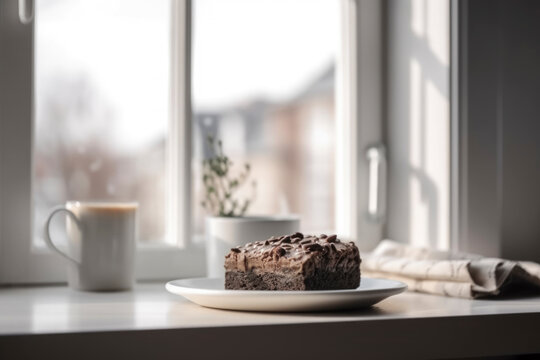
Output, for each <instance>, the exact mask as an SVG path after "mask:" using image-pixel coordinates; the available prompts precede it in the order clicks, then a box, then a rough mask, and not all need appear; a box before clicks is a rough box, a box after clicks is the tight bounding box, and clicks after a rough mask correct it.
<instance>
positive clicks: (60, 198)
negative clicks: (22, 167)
mask: <svg viewBox="0 0 540 360" xmlns="http://www.w3.org/2000/svg"><path fill="white" fill-rule="evenodd" d="M169 32H170V3H169V0H160V1H156V0H114V1H110V0H55V1H51V0H38V1H36V21H35V104H36V110H35V150H34V176H35V178H34V202H35V203H34V206H35V208H34V209H35V216H34V218H35V232H36V239H37V240H36V245H40V244H41V240H40V235H41V228H42V226H43V222H44V218H45V216H46V215H47V213H48V211H49V209H50V207H51V206H54V205H56V204H62V203H64V202H65V201H66V200H93V201H96V200H105V201H138V202H139V205H140V207H139V222H140V223H139V234H140V239H141V241H143V242H159V241H162V240H163V237H164V232H165V229H164V228H165V224H164V217H165V216H164V214H165V186H164V180H165V177H164V175H165V148H166V147H165V142H166V133H167V124H168V116H169V104H168V99H169V92H168V91H169V52H170V50H169V39H170V34H169Z"/></svg>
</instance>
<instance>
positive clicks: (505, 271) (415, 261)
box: [361, 240, 540, 298]
mask: <svg viewBox="0 0 540 360" xmlns="http://www.w3.org/2000/svg"><path fill="white" fill-rule="evenodd" d="M361 268H362V276H367V277H383V278H390V279H395V280H400V281H402V282H404V283H406V284H407V285H408V286H409V290H412V291H418V292H424V293H430V294H438V295H446V296H452V297H462V298H479V297H483V296H494V295H500V294H511V293H515V292H519V291H521V290H523V289H529V288H537V289H538V291H539V292H540V264H537V263H533V262H525V261H523V262H516V261H510V260H504V259H498V258H486V257H482V256H478V255H473V254H464V253H453V252H448V251H438V250H430V249H426V248H418V247H413V246H410V245H405V244H401V243H397V242H395V241H391V240H383V241H382V242H381V243H380V244H379V245H378V246H377V248H376V249H375V250H374V251H373V252H372V253H370V254H368V255H366V256H363V259H362V265H361Z"/></svg>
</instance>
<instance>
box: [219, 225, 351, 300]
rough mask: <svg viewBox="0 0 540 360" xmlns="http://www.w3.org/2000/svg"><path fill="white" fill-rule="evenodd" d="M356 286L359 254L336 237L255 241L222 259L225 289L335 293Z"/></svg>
mask: <svg viewBox="0 0 540 360" xmlns="http://www.w3.org/2000/svg"><path fill="white" fill-rule="evenodd" d="M359 285H360V254H359V251H358V248H357V247H356V245H355V244H354V243H353V242H349V243H344V242H341V241H340V240H339V239H338V238H337V236H336V235H332V236H326V235H324V234H323V235H320V236H314V235H306V236H304V235H303V234H302V233H295V234H292V235H286V236H281V237H279V238H274V237H272V238H270V239H268V240H265V241H256V242H252V243H249V244H246V245H244V246H240V247H237V248H233V249H231V251H230V252H229V254H227V256H226V257H225V289H231V290H335V289H355V288H357V287H358V286H359Z"/></svg>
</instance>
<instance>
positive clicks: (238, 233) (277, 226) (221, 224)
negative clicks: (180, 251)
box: [205, 216, 300, 277]
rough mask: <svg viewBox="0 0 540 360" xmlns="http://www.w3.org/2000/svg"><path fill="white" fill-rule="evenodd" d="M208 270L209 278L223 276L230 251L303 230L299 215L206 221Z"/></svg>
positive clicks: (227, 218)
mask: <svg viewBox="0 0 540 360" xmlns="http://www.w3.org/2000/svg"><path fill="white" fill-rule="evenodd" d="M205 226H206V229H205V233H206V270H207V275H208V277H224V275H225V269H224V268H223V264H224V260H225V255H227V253H228V252H229V251H230V250H231V248H233V247H236V246H240V245H244V244H246V243H248V242H252V241H259V240H266V239H268V238H269V237H271V236H281V235H286V234H292V233H295V232H297V231H299V230H300V219H299V218H298V217H297V216H246V217H207V218H206V224H205Z"/></svg>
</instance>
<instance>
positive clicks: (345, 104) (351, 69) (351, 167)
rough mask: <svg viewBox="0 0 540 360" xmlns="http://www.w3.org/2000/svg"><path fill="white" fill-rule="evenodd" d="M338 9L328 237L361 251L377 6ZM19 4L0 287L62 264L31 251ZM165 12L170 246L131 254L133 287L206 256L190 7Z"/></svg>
mask: <svg viewBox="0 0 540 360" xmlns="http://www.w3.org/2000/svg"><path fill="white" fill-rule="evenodd" d="M340 1H341V8H342V11H341V12H342V14H341V17H342V41H341V51H340V57H339V58H338V59H337V64H336V69H337V71H336V74H337V82H336V99H337V104H336V105H337V106H336V108H337V117H336V119H337V124H339V125H337V128H336V140H337V144H338V145H337V146H338V147H337V149H336V166H337V168H336V209H337V210H336V231H337V233H338V234H340V236H342V237H343V238H345V239H349V240H354V239H361V241H360V242H358V245H359V246H360V248H361V249H369V248H373V247H374V246H375V245H376V244H377V242H378V240H380V239H381V236H382V229H383V223H382V222H374V221H373V220H370V219H369V217H368V216H367V215H366V214H367V197H368V195H367V192H368V189H367V186H368V178H369V176H368V173H367V172H368V162H367V158H366V156H365V152H366V150H367V148H368V147H369V146H373V145H374V144H380V143H381V142H382V118H383V112H382V93H383V86H382V78H383V76H382V70H383V69H382V65H381V64H382V63H383V62H382V61H381V60H382V45H381V40H382V21H381V16H382V5H381V4H380V2H378V1H369V2H368V1H359V0H340ZM18 4H20V2H19V1H17V0H5V1H0V49H1V50H2V51H0V79H1V81H0V284H16V283H18V284H22V283H26V284H29V283H51V282H65V281H66V271H65V264H64V263H63V261H61V260H60V259H58V258H57V256H56V255H55V254H53V253H52V252H51V251H49V250H48V249H36V248H34V247H32V224H33V201H32V194H33V192H32V179H33V176H32V175H33V166H32V165H33V163H32V154H33V136H34V133H33V131H34V127H33V115H34V114H33V111H34V109H33V102H34V99H33V95H34V94H33V86H34V83H33V71H34V66H33V55H34V47H33V34H34V26H33V21H30V22H27V23H26V24H23V23H22V22H21V21H20V20H19V16H18ZM171 6H172V12H171V13H172V18H173V19H172V20H173V21H172V23H171V32H172V36H171V41H172V44H171V54H172V56H171V79H172V85H171V91H170V106H171V116H170V123H169V131H170V134H171V136H172V137H174V138H175V139H176V140H177V141H168V144H167V146H168V148H167V165H168V167H167V169H168V170H167V171H168V173H167V179H168V185H167V188H168V191H169V193H168V198H169V199H170V201H169V204H168V209H167V237H168V238H169V239H172V241H171V243H169V244H163V245H151V246H138V252H137V262H136V277H137V279H138V280H157V279H170V278H174V277H190V276H202V275H204V273H205V252H204V248H203V246H201V245H200V244H199V243H198V242H195V241H193V239H192V234H191V227H190V224H191V176H185V173H186V171H185V170H186V169H188V170H189V169H191V94H190V90H191V73H190V68H191V0H172V1H171ZM360 54H362V57H361V58H360ZM9 119H19V121H10V120H9ZM178 140H181V141H178ZM189 173H190V174H191V171H190V170H189ZM186 239H187V240H186Z"/></svg>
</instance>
